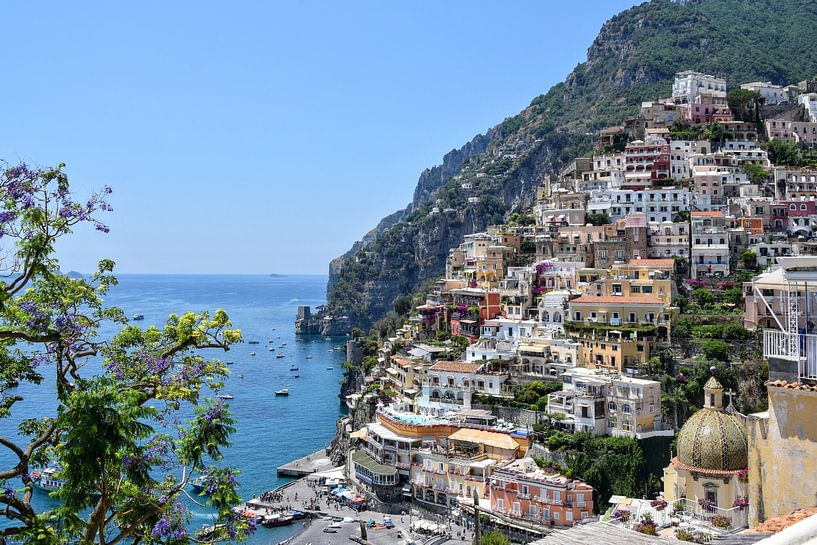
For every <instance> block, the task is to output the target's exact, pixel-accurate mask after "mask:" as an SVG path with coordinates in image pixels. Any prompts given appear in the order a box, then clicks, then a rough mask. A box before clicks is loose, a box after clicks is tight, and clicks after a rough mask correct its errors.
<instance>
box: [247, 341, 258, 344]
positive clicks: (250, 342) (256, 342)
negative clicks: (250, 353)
mask: <svg viewBox="0 0 817 545" xmlns="http://www.w3.org/2000/svg"><path fill="white" fill-rule="evenodd" d="M247 344H261V343H260V342H259V341H247Z"/></svg>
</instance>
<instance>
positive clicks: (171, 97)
mask: <svg viewBox="0 0 817 545" xmlns="http://www.w3.org/2000/svg"><path fill="white" fill-rule="evenodd" d="M635 3H636V2H632V1H623V0H592V1H580V2H559V1H545V0H538V1H510V2H507V1H496V2H491V3H489V2H481V1H474V0H447V1H442V2H440V1H423V2H402V3H397V2H382V1H350V2H338V1H333V2H311V1H302V0H297V1H295V0H293V1H290V2H249V1H246V2H244V1H242V2H220V3H214V2H204V1H196V2H192V1H191V2H181V1H180V2H159V1H155V2H149V1H148V2H130V3H126V2H97V3H91V2H23V1H20V2H14V3H12V2H7V3H4V4H3V5H2V7H1V8H0V16H2V21H3V32H2V33H0V56H2V67H3V80H4V81H3V83H2V84H0V106H1V107H2V110H3V114H2V129H1V130H0V158H3V159H5V160H6V161H8V162H12V163H13V162H16V161H19V160H25V161H27V162H29V163H32V164H35V165H40V166H45V165H50V164H53V163H57V162H65V163H66V164H67V165H68V173H69V176H70V180H71V182H72V186H73V188H74V189H75V190H76V191H77V192H79V193H87V192H89V191H91V190H92V189H94V188H99V187H101V186H102V185H103V184H108V185H111V186H112V187H113V188H114V194H113V195H112V198H111V202H112V204H113V206H114V212H113V213H111V214H109V215H108V217H107V223H109V224H110V226H111V233H110V234H108V235H103V234H101V233H99V232H96V231H93V229H91V228H87V229H83V230H81V231H80V232H79V233H78V234H77V235H76V236H75V237H73V239H72V240H71V241H69V242H66V243H65V244H63V245H61V246H60V248H59V251H60V257H61V259H62V263H63V269H64V270H70V269H74V270H79V271H83V272H86V271H89V270H92V269H93V268H94V266H95V263H96V262H97V260H98V259H100V258H102V257H110V258H113V259H114V260H115V261H116V262H117V263H118V270H119V271H120V272H166V273H178V272H192V273H269V272H280V273H298V272H300V273H325V272H326V270H327V264H328V262H329V260H330V259H331V258H333V257H335V256H337V255H339V254H341V253H342V252H344V251H346V250H347V249H348V248H349V246H350V245H351V244H352V243H353V242H354V241H355V240H357V239H359V238H360V237H361V236H362V235H363V234H364V233H365V232H366V231H367V230H369V229H370V228H371V227H373V226H374V225H375V224H376V222H377V221H378V220H379V219H380V218H381V217H383V216H384V215H386V214H388V213H391V212H393V211H394V210H396V209H398V208H402V207H403V206H405V205H406V204H407V203H408V202H409V201H410V199H411V195H412V192H413V190H414V185H415V182H416V180H417V176H418V175H419V173H420V172H421V171H422V169H423V168H425V167H428V166H431V165H434V164H437V163H439V162H440V160H441V158H442V156H443V154H445V153H446V152H447V151H449V150H451V149H452V148H455V147H459V146H461V145H462V144H464V143H465V142H466V141H468V140H469V139H470V138H472V137H473V136H474V135H475V134H477V133H479V132H483V131H484V130H486V129H487V128H489V127H490V126H492V125H494V124H496V123H498V122H500V121H502V120H503V119H504V118H505V117H507V116H510V115H513V114H515V113H517V112H519V111H520V110H521V109H522V108H524V107H525V106H526V105H527V104H528V103H529V102H530V100H531V99H532V98H534V97H535V96H537V95H538V94H541V93H543V92H545V91H547V89H548V88H549V87H550V86H551V85H553V84H554V83H556V82H558V81H561V80H562V79H563V78H564V76H565V75H566V74H567V73H568V72H570V70H571V69H572V68H573V67H574V66H575V65H576V63H577V62H580V61H583V60H584V59H585V55H586V50H587V47H588V46H589V45H590V43H591V42H592V40H593V38H594V37H595V35H596V33H597V32H598V30H599V28H600V27H601V25H602V23H603V22H604V21H605V20H606V19H608V18H609V17H610V16H612V15H614V14H615V13H617V12H619V11H621V10H622V9H625V8H627V7H629V6H631V5H633V4H635Z"/></svg>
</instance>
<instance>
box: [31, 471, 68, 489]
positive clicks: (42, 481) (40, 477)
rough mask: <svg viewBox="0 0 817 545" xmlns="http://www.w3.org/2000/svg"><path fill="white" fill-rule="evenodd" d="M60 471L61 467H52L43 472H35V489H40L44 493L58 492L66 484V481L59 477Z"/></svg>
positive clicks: (32, 474)
mask: <svg viewBox="0 0 817 545" xmlns="http://www.w3.org/2000/svg"><path fill="white" fill-rule="evenodd" d="M60 469H61V468H60V466H50V467H47V468H45V469H43V470H42V471H33V472H32V473H31V484H33V485H34V488H38V489H40V490H42V491H43V492H56V491H57V490H59V489H60V488H62V487H63V485H64V484H65V481H63V480H62V479H59V478H58V477H57V473H59V472H60Z"/></svg>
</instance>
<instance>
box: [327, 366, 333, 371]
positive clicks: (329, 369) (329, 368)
mask: <svg viewBox="0 0 817 545" xmlns="http://www.w3.org/2000/svg"><path fill="white" fill-rule="evenodd" d="M332 369H334V367H327V368H326V370H327V371H331V370H332Z"/></svg>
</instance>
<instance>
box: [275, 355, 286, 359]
mask: <svg viewBox="0 0 817 545" xmlns="http://www.w3.org/2000/svg"><path fill="white" fill-rule="evenodd" d="M275 357H276V358H278V359H279V360H280V359H281V358H286V354H275Z"/></svg>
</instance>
